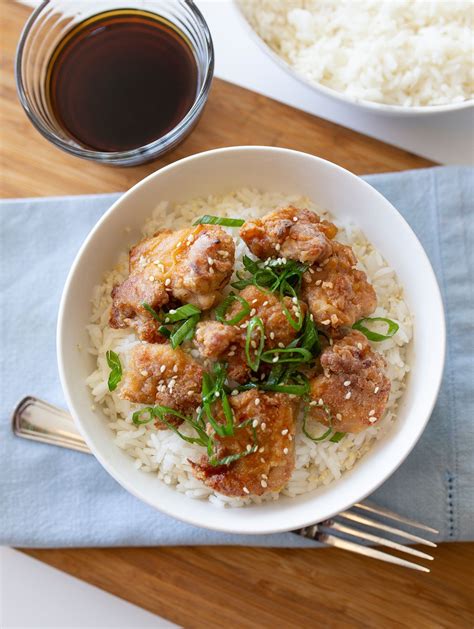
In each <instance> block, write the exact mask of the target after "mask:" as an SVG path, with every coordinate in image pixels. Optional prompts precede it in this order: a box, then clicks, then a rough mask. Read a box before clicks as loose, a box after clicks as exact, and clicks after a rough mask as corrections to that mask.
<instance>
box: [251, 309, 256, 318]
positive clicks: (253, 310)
mask: <svg viewBox="0 0 474 629" xmlns="http://www.w3.org/2000/svg"><path fill="white" fill-rule="evenodd" d="M256 314H257V311H256V310H255V308H252V310H251V311H250V316H251V317H253V316H255V315H256Z"/></svg>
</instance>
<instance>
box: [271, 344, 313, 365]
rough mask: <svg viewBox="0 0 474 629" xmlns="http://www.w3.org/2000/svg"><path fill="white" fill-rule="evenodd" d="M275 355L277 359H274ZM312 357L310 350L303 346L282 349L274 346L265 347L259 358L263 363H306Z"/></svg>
mask: <svg viewBox="0 0 474 629" xmlns="http://www.w3.org/2000/svg"><path fill="white" fill-rule="evenodd" d="M281 354H283V357H282V356H281ZM275 357H278V360H275ZM312 358H313V355H312V354H311V352H309V351H308V350H307V349H304V348H303V347H284V348H282V349H280V348H278V347H275V349H267V351H266V352H263V353H262V354H261V356H260V360H262V361H263V362H264V363H273V362H275V363H276V362H279V363H307V362H309V361H310V360H312Z"/></svg>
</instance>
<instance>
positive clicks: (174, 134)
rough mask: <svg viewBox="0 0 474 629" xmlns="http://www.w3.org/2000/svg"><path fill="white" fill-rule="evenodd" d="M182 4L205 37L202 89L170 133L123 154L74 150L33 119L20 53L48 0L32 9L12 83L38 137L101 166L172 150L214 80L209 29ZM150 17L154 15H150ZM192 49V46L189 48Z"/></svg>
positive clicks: (188, 0) (19, 52)
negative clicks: (205, 51)
mask: <svg viewBox="0 0 474 629" xmlns="http://www.w3.org/2000/svg"><path fill="white" fill-rule="evenodd" d="M182 2H183V4H185V5H186V6H187V7H188V8H189V9H190V10H191V12H192V13H193V15H194V17H195V18H196V19H197V21H198V23H199V25H200V26H201V27H202V32H203V34H204V39H205V44H206V47H207V52H208V55H209V58H208V61H207V64H206V67H205V75H204V79H203V81H202V85H201V87H200V89H199V92H198V93H197V94H196V97H195V99H194V102H193V104H192V106H191V108H190V109H189V111H188V112H187V114H186V115H185V116H184V117H183V118H182V119H181V120H180V121H179V123H178V124H177V125H176V126H175V127H173V128H172V129H170V130H169V131H168V132H167V133H165V135H163V136H161V137H159V138H157V139H156V140H152V141H151V142H149V143H148V144H143V145H141V146H138V147H136V148H134V149H127V150H126V151H95V150H94V149H87V148H82V147H80V146H74V145H71V144H69V143H68V142H66V141H64V140H63V139H62V138H60V137H59V136H58V135H56V134H55V133H52V132H51V131H50V130H49V129H48V127H47V126H46V125H45V124H44V123H43V122H42V121H41V120H40V119H39V118H38V116H36V114H35V113H34V112H33V111H32V110H31V107H30V104H29V101H28V97H27V95H26V90H25V86H24V82H23V76H22V72H21V66H22V60H23V53H24V48H25V44H26V41H27V39H28V35H29V33H30V31H31V29H32V27H33V25H34V24H35V22H36V20H37V18H38V16H39V15H40V13H41V12H42V11H43V9H44V8H45V7H46V6H47V5H48V4H49V0H43V1H42V2H41V4H40V5H39V6H38V7H36V9H34V11H33V13H32V14H31V15H30V17H29V18H28V20H27V22H26V23H25V26H24V27H23V30H22V31H21V35H20V39H19V41H18V46H17V49H16V54H15V81H16V88H17V93H18V97H19V99H20V103H21V105H22V107H23V109H24V110H25V113H26V115H27V116H28V118H29V120H30V122H31V123H32V124H33V126H34V127H35V129H36V130H37V131H39V133H41V135H42V136H43V137H44V138H46V139H47V140H48V141H49V142H51V143H52V144H54V145H55V146H57V147H58V148H60V149H63V150H64V151H66V152H67V153H70V154H72V155H75V156H76V157H82V158H85V159H90V160H94V161H98V162H103V163H107V162H109V163H118V164H119V163H120V162H124V163H126V162H127V161H128V160H132V159H133V158H135V157H137V156H138V155H141V154H143V155H146V154H147V153H154V152H155V150H156V149H159V152H160V153H161V152H163V151H164V150H165V149H166V148H167V147H168V146H169V147H170V148H171V147H172V146H173V145H174V143H175V142H176V140H179V138H180V137H181V134H182V132H184V131H186V129H187V128H188V125H189V124H190V123H192V122H193V119H194V118H195V116H196V115H197V114H199V112H200V111H201V109H202V107H203V106H204V104H205V102H206V100H207V96H208V93H209V90H210V88H211V84H212V79H213V76H214V45H213V43H212V37H211V32H210V30H209V26H208V25H207V22H206V20H205V19H204V16H203V15H202V13H201V11H200V10H199V9H198V7H197V6H196V5H195V4H194V1H193V0H182ZM151 12H152V13H153V11H151ZM191 46H192V44H191ZM192 50H193V52H195V48H194V46H192ZM183 139H184V138H183Z"/></svg>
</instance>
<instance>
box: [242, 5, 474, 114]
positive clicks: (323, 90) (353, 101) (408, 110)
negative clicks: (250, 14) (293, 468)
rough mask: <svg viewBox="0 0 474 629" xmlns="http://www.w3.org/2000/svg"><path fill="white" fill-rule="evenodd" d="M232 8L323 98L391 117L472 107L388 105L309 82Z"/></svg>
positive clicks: (470, 104)
mask: <svg viewBox="0 0 474 629" xmlns="http://www.w3.org/2000/svg"><path fill="white" fill-rule="evenodd" d="M234 6H235V7H236V9H237V13H238V14H239V16H240V18H241V20H242V21H243V22H244V23H245V26H246V28H247V29H248V31H249V32H250V34H251V36H252V38H253V39H254V41H256V43H257V44H258V45H259V46H260V48H261V49H262V50H263V51H264V52H265V53H266V54H267V55H268V56H269V57H271V59H273V61H275V62H276V63H277V64H278V65H279V66H280V67H281V68H283V70H285V72H287V73H288V74H291V76H293V77H294V78H295V79H297V80H298V81H299V82H300V83H304V85H307V86H308V87H309V88H311V89H312V90H313V91H315V92H316V93H319V94H323V95H324V96H328V97H329V98H332V99H334V100H337V101H339V102H342V103H346V104H347V105H353V106H355V107H357V108H360V109H365V110H366V111H371V112H372V113H376V114H381V115H388V116H393V117H402V116H403V117H405V116H420V115H423V116H425V117H426V115H432V114H442V113H447V112H454V111H460V110H462V109H472V108H473V107H474V100H473V99H468V100H463V101H460V102H456V103H448V104H446V105H412V106H405V105H389V104H387V103H378V102H376V101H372V100H366V99H364V98H357V97H356V96H351V95H349V94H346V93H345V92H340V91H338V90H335V89H333V88H332V87H327V86H326V85H323V84H322V83H315V82H313V81H310V80H309V79H308V78H306V77H305V76H304V75H303V74H301V73H300V72H297V71H296V70H295V69H294V68H293V67H292V66H291V65H290V64H289V63H288V62H287V61H285V60H284V59H283V58H282V57H280V55H279V54H277V53H276V52H275V51H274V50H273V49H272V48H270V46H269V45H268V44H267V43H266V42H265V41H264V40H263V39H262V38H261V37H260V35H259V34H258V33H257V32H256V30H255V29H254V28H253V27H252V25H251V24H250V23H249V21H248V20H247V18H246V17H245V14H244V12H243V11H242V9H241V7H240V5H239V3H238V2H237V0H234Z"/></svg>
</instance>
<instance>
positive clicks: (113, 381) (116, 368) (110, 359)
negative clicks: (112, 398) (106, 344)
mask: <svg viewBox="0 0 474 629" xmlns="http://www.w3.org/2000/svg"><path fill="white" fill-rule="evenodd" d="M105 357H106V359H107V365H108V366H109V367H110V370H111V371H110V374H109V380H108V383H107V384H108V386H109V391H115V389H116V388H117V385H118V383H119V382H120V380H121V379H122V365H121V363H120V358H119V357H118V355H117V354H116V353H115V352H113V351H112V350H109V351H108V352H107V353H106V354H105Z"/></svg>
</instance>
